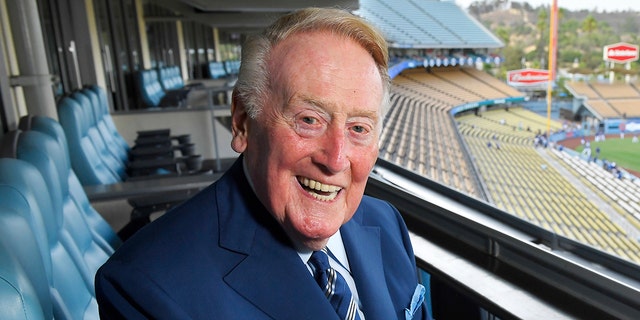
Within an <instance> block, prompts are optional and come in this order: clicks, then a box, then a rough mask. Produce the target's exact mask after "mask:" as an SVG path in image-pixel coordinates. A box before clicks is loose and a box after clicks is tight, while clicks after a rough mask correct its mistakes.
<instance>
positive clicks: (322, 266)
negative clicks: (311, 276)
mask: <svg viewBox="0 0 640 320" xmlns="http://www.w3.org/2000/svg"><path fill="white" fill-rule="evenodd" d="M326 250H327V248H323V249H322V250H319V251H314V252H313V253H312V254H311V258H309V263H310V264H311V265H312V266H313V267H314V268H315V269H316V270H321V271H326V270H327V269H329V268H331V265H330V264H329V257H328V256H327V252H326Z"/></svg>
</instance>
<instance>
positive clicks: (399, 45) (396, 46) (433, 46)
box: [388, 42, 504, 49]
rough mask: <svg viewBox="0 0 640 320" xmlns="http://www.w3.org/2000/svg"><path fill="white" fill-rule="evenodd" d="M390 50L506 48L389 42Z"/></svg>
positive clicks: (500, 46)
mask: <svg viewBox="0 0 640 320" xmlns="http://www.w3.org/2000/svg"><path fill="white" fill-rule="evenodd" d="M388 44H389V48H394V49H500V48H502V47H504V45H503V44H502V43H484V44H482V43H481V44H476V43H474V44H463V43H459V44H456V45H451V44H443V45H437V44H432V43H431V44H402V43H396V42H388Z"/></svg>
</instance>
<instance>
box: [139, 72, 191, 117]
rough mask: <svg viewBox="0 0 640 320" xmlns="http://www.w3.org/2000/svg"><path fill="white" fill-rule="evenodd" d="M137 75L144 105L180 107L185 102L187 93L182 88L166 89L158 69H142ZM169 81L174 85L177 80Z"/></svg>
mask: <svg viewBox="0 0 640 320" xmlns="http://www.w3.org/2000/svg"><path fill="white" fill-rule="evenodd" d="M135 77H136V78H135V81H136V88H137V90H138V92H139V96H140V99H141V102H142V104H143V105H144V107H146V108H159V107H178V106H181V105H182V104H183V103H184V102H185V99H186V94H185V93H184V92H182V90H178V91H166V90H165V89H164V88H163V87H162V83H161V82H160V77H159V75H158V70H156V69H147V70H141V71H138V72H137V73H136V75H135ZM169 83H172V84H171V85H173V83H175V81H169Z"/></svg>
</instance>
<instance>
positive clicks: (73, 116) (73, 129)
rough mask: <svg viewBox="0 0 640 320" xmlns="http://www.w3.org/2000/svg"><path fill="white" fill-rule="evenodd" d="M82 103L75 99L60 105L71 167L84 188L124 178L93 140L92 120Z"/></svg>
mask: <svg viewBox="0 0 640 320" xmlns="http://www.w3.org/2000/svg"><path fill="white" fill-rule="evenodd" d="M82 109H83V108H82V107H81V106H80V104H79V103H78V102H77V101H76V100H75V99H72V98H71V97H65V98H63V99H62V100H60V102H59V103H58V118H59V121H60V125H62V129H63V130H64V133H65V136H66V138H67V143H68V145H69V156H70V158H71V167H72V168H73V170H74V171H75V173H76V175H78V178H79V179H80V182H81V183H82V185H85V186H87V185H99V184H112V183H118V182H121V181H122V179H121V178H120V176H119V175H117V174H116V173H115V172H112V171H111V170H110V169H109V167H108V166H107V165H106V164H105V163H104V162H103V160H102V158H101V157H100V152H98V150H96V147H95V146H94V144H93V143H92V141H91V138H90V137H89V126H88V121H87V120H86V119H85V117H86V114H85V112H84V111H83V110H82Z"/></svg>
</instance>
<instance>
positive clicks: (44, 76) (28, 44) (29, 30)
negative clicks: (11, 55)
mask: <svg viewBox="0 0 640 320" xmlns="http://www.w3.org/2000/svg"><path fill="white" fill-rule="evenodd" d="M6 4H7V11H8V13H9V22H10V24H11V31H12V32H11V33H12V36H13V43H14V45H15V51H16V53H17V54H16V56H17V60H18V68H19V70H20V75H19V76H16V77H13V78H12V81H11V84H12V85H18V86H21V87H22V90H23V92H24V99H25V102H26V105H27V111H28V112H29V114H32V115H40V116H47V117H51V118H54V119H58V113H57V111H56V103H55V97H54V95H53V88H52V84H53V81H52V78H53V77H52V75H50V74H49V65H48V63H47V56H46V51H45V47H44V37H43V36H42V28H41V25H40V16H39V15H38V5H37V3H36V0H7V1H6Z"/></svg>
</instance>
